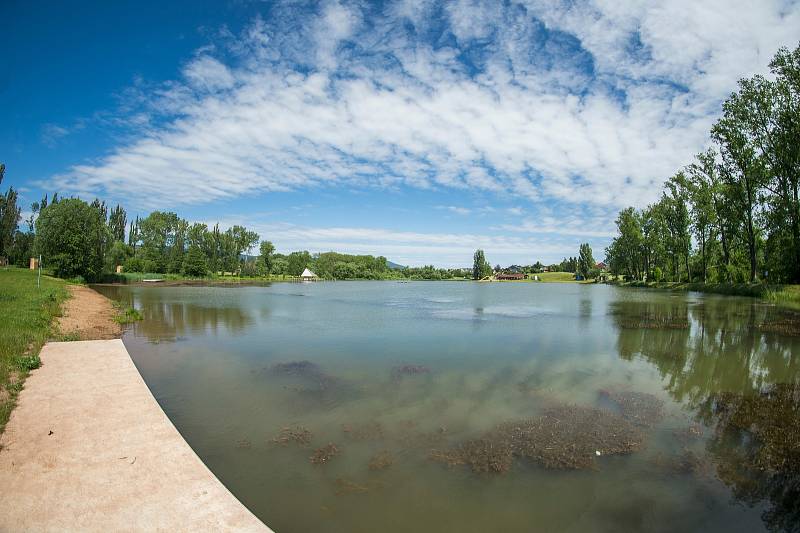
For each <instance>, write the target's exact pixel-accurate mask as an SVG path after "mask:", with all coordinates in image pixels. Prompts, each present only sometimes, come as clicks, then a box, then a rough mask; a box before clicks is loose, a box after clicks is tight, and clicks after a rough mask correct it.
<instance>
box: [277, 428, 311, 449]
mask: <svg viewBox="0 0 800 533" xmlns="http://www.w3.org/2000/svg"><path fill="white" fill-rule="evenodd" d="M312 437H313V434H312V433H311V431H310V430H309V429H307V428H305V427H303V426H295V427H291V426H287V427H283V428H281V431H280V433H278V436H276V437H275V438H273V439H272V441H271V442H272V443H274V444H279V445H281V446H288V445H289V444H292V443H295V444H299V445H300V446H308V445H309V444H311V438H312Z"/></svg>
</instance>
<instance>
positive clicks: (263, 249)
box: [258, 241, 275, 275]
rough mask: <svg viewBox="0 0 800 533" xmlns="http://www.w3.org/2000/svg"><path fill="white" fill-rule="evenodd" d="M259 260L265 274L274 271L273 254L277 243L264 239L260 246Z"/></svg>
mask: <svg viewBox="0 0 800 533" xmlns="http://www.w3.org/2000/svg"><path fill="white" fill-rule="evenodd" d="M258 252H259V254H258V260H259V263H260V265H261V268H262V269H263V271H264V274H266V275H269V274H271V273H272V254H274V253H275V245H274V244H272V243H271V242H270V241H262V242H261V245H260V246H259V248H258Z"/></svg>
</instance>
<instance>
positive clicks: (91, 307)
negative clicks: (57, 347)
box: [58, 285, 122, 341]
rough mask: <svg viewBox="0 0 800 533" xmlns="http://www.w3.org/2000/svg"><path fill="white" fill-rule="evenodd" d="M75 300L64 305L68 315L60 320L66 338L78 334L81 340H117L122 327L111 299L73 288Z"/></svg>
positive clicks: (65, 312)
mask: <svg viewBox="0 0 800 533" xmlns="http://www.w3.org/2000/svg"><path fill="white" fill-rule="evenodd" d="M69 290H70V292H71V293H72V298H70V299H69V300H67V301H66V302H65V303H64V316H62V317H61V318H59V319H58V327H59V329H60V331H61V334H62V335H75V334H77V335H78V337H79V338H80V340H82V341H87V340H98V339H117V338H119V337H120V336H121V335H122V326H120V325H119V324H117V323H116V322H114V316H116V314H117V310H116V309H114V305H113V304H112V303H111V300H109V299H108V298H106V297H105V296H103V295H102V294H100V293H99V292H97V291H94V290H92V289H90V288H89V287H84V286H82V285H69Z"/></svg>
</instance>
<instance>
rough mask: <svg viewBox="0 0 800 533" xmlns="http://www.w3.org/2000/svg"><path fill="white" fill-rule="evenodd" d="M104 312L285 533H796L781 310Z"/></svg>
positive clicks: (381, 294) (676, 306) (349, 286)
mask: <svg viewBox="0 0 800 533" xmlns="http://www.w3.org/2000/svg"><path fill="white" fill-rule="evenodd" d="M97 288H98V290H100V291H101V292H103V293H105V294H106V295H108V296H110V297H112V298H114V299H117V300H120V301H123V302H126V303H128V304H129V305H133V306H134V307H135V308H137V309H139V310H140V311H141V312H142V314H143V315H144V320H143V321H141V322H139V323H137V324H134V325H133V326H131V328H130V329H129V330H128V331H127V332H126V333H125V336H124V338H123V341H124V342H125V345H126V346H127V348H128V350H129V352H130V353H131V356H132V357H133V360H134V362H135V363H136V365H137V367H138V368H139V371H140V372H141V373H142V376H143V377H144V379H145V381H146V382H147V384H148V385H149V386H150V389H151V390H152V391H153V394H154V395H155V397H156V399H157V400H158V402H159V403H160V404H161V406H162V407H163V409H164V411H165V412H166V413H167V415H168V416H169V417H170V419H171V420H172V421H173V423H174V424H175V426H176V427H177V428H178V430H179V431H180V432H181V434H182V435H183V436H184V437H185V439H186V440H187V441H188V443H189V444H190V445H191V446H192V448H193V449H194V450H195V451H196V452H197V454H198V455H199V456H200V457H201V458H202V459H203V461H205V463H206V464H207V465H208V466H209V468H211V470H212V471H213V472H214V473H215V474H216V475H217V476H218V477H219V478H220V479H221V480H222V482H223V483H225V485H226V486H227V487H228V488H229V489H230V490H231V491H232V492H233V493H234V494H235V495H236V496H237V497H238V498H239V499H240V500H241V501H242V502H243V503H244V504H245V505H247V506H248V507H249V508H250V509H251V510H252V511H253V512H254V513H255V514H256V515H257V516H258V517H259V518H261V519H262V520H263V521H264V522H265V523H266V524H268V525H269V526H270V527H272V528H273V529H275V530H276V531H278V532H280V533H288V532H305V531H332V532H339V531H341V532H360V531H365V532H375V531H381V532H394V531H404V532H405V531H459V532H472V531H475V532H477V531H480V532H485V531H503V532H516V531H576V532H577V531H581V532H583V531H689V530H693V531H726V532H730V531H760V530H765V529H773V530H782V529H790V530H795V531H796V530H798V528H800V460H798V457H800V448H799V447H800V434H798V427H800V416H798V413H800V392H798V390H799V389H798V383H799V382H800V380H799V378H800V336H798V335H799V334H800V319H798V317H797V315H795V314H793V313H789V312H785V311H781V310H779V309H777V308H775V307H773V306H770V305H767V304H765V303H763V302H760V301H757V300H752V299H745V298H732V297H721V296H704V295H698V294H692V293H688V294H687V293H675V294H673V293H668V292H658V291H647V290H636V289H620V288H614V287H609V286H604V285H578V284H527V283H526V284H522V283H505V284H487V283H471V282H463V283H462V282H441V283H440V282H418V283H414V282H412V283H396V282H336V283H316V284H289V283H287V284H273V285H269V286H257V287H253V286H250V287H237V286H227V287H140V286H99V287H97ZM569 406H573V407H569ZM575 406H577V407H575ZM593 409H600V410H593ZM498 426H502V430H501V429H498ZM283 428H290V430H289V431H284V432H283V433H281V431H282V429H283ZM306 431H307V432H306ZM309 432H310V433H309ZM276 441H277V442H276ZM329 443H330V444H333V445H335V449H336V451H337V452H338V454H335V455H333V456H332V457H330V458H329V459H328V460H327V461H324V462H322V460H323V459H324V458H325V457H326V456H325V453H324V452H325V451H326V450H325V449H323V450H322V451H320V452H319V453H316V452H315V450H318V449H320V448H323V447H325V446H326V445H328V444H329ZM331 450H333V447H330V448H329V449H328V450H327V451H331ZM312 456H314V457H315V458H316V460H317V461H318V463H317V464H315V463H313V462H312V461H311V459H310V458H311V457H312Z"/></svg>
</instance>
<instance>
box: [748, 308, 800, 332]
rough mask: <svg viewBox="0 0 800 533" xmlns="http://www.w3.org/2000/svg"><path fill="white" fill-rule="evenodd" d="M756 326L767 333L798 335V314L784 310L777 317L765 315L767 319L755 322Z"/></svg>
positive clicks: (799, 324) (799, 330)
mask: <svg viewBox="0 0 800 533" xmlns="http://www.w3.org/2000/svg"><path fill="white" fill-rule="evenodd" d="M756 328H758V329H759V330H760V331H766V332H769V333H778V334H781V335H787V336H790V337H800V314H798V313H791V312H785V313H782V314H781V315H780V316H778V317H767V320H765V321H764V322H761V323H759V324H757V325H756Z"/></svg>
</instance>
